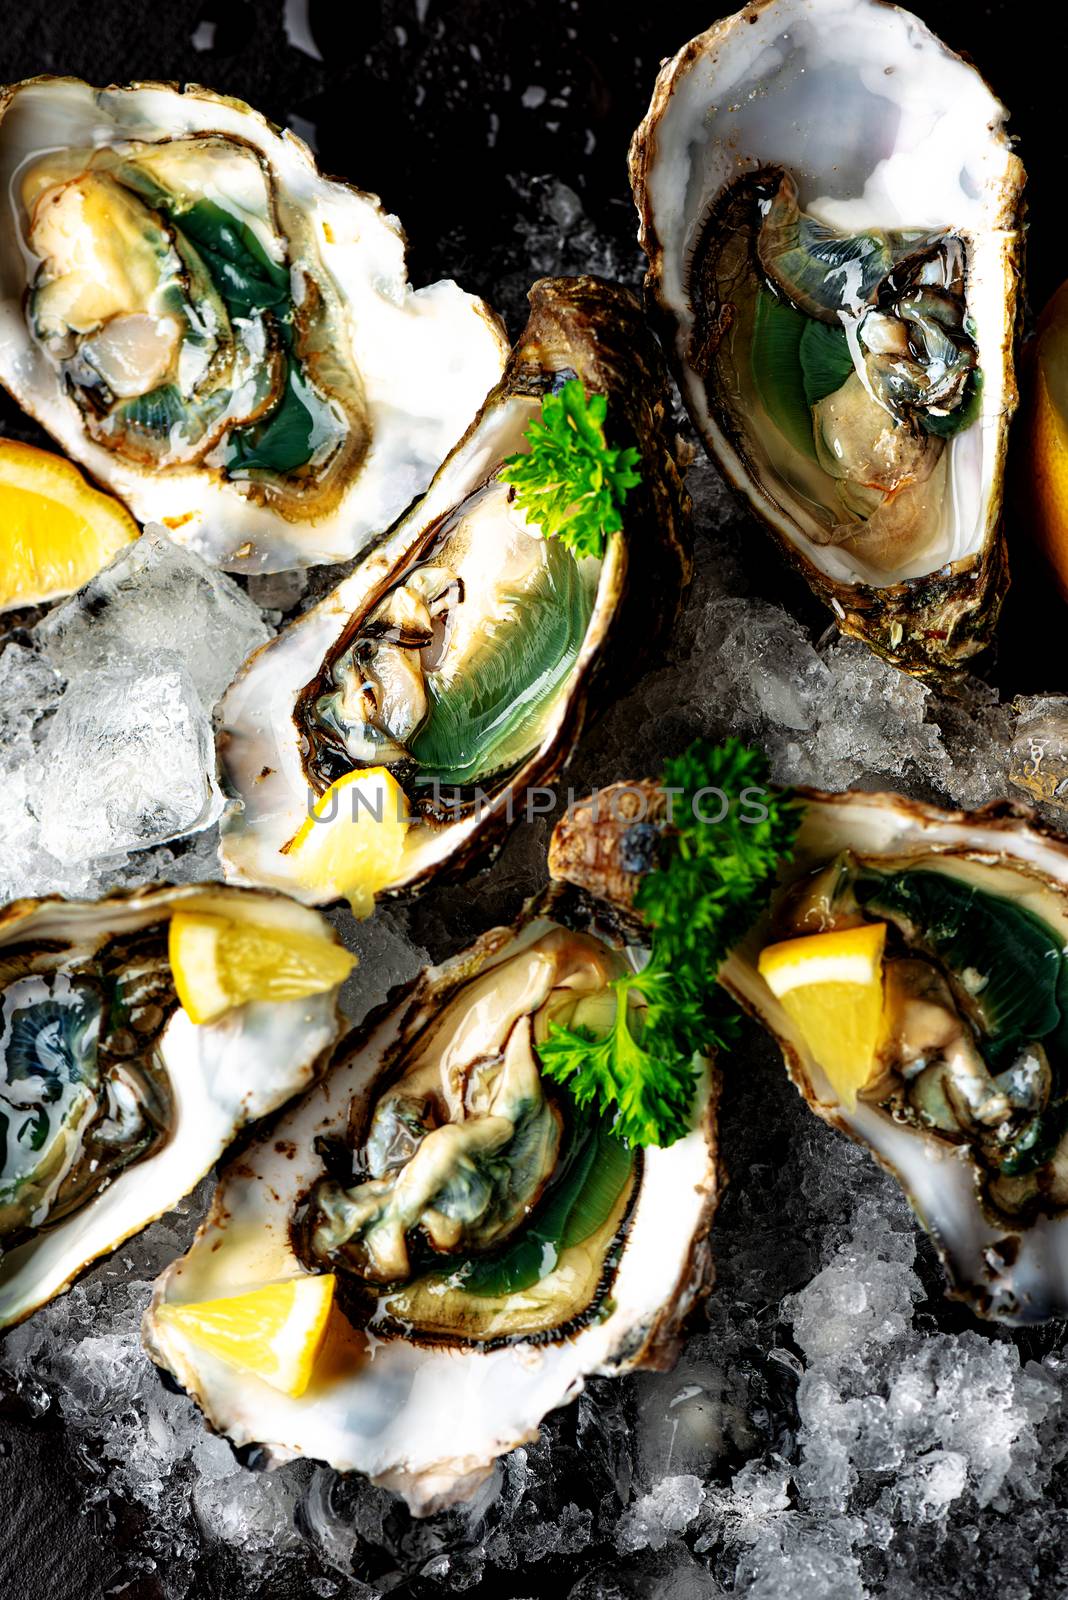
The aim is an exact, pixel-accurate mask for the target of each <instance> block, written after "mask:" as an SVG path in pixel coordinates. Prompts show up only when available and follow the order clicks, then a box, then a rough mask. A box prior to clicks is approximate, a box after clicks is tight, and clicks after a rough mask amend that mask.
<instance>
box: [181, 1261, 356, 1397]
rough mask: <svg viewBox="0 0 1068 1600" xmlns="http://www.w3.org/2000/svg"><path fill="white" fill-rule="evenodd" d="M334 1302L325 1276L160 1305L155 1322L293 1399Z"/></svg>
mask: <svg viewBox="0 0 1068 1600" xmlns="http://www.w3.org/2000/svg"><path fill="white" fill-rule="evenodd" d="M333 1300H334V1274H333V1273H332V1272H328V1273H325V1274H324V1275H323V1276H322V1277H308V1278H291V1279H290V1280H289V1281H288V1282H287V1283H268V1284H265V1285H264V1287H263V1288H262V1289H250V1290H249V1292H248V1293H247V1294H235V1295H229V1296H227V1298H226V1299H225V1300H198V1301H194V1302H191V1303H190V1304H188V1305H166V1304H164V1305H162V1306H160V1308H159V1320H160V1322H162V1323H164V1324H167V1323H169V1324H170V1325H171V1326H172V1327H174V1328H177V1329H178V1331H179V1332H180V1333H182V1334H184V1335H185V1337H186V1338H187V1339H189V1340H191V1341H192V1342H193V1343H194V1344H197V1345H199V1346H200V1347H201V1348H202V1349H204V1350H210V1351H211V1352H212V1354H213V1355H216V1356H218V1358H219V1360H220V1361H225V1362H226V1365H227V1366H228V1367H236V1368H237V1369H238V1370H239V1371H241V1372H254V1373H255V1374H256V1376H257V1377H258V1378H262V1379H263V1381H264V1383H269V1384H270V1385H271V1387H272V1388H273V1389H280V1390H281V1392H282V1393H283V1394H288V1395H292V1396H293V1397H294V1398H295V1397H296V1396H297V1395H301V1394H303V1393H304V1391H305V1389H306V1388H307V1387H308V1384H309V1383H310V1382H311V1377H312V1373H313V1371H314V1369H315V1360H316V1357H317V1356H318V1354H319V1351H320V1349H321V1348H322V1343H323V1339H324V1337H325V1335H326V1325H327V1323H328V1321H329V1320H330V1307H331V1305H332V1304H333Z"/></svg>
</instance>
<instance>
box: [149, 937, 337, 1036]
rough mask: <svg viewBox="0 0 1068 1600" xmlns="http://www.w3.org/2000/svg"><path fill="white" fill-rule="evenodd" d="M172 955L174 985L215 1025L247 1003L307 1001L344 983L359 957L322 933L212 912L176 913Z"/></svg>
mask: <svg viewBox="0 0 1068 1600" xmlns="http://www.w3.org/2000/svg"><path fill="white" fill-rule="evenodd" d="M168 953H169V955H170V963H171V972H172V974H173V976H174V987H175V989H176V990H177V991H178V999H179V1000H180V1002H181V1004H182V1007H183V1009H184V1010H185V1011H186V1013H187V1014H188V1016H189V1018H190V1020H191V1021H193V1022H214V1020H215V1018H216V1017H221V1016H222V1014H223V1013H224V1012H225V1011H229V1010H231V1008H232V1007H234V1006H240V1005H244V1004H245V1002H246V1001H247V1000H300V999H303V998H304V996H305V995H309V994H321V993H323V991H324V990H326V989H333V988H334V987H335V985H336V984H339V983H343V982H344V980H345V979H346V978H347V977H348V975H349V973H350V972H351V971H352V969H353V967H354V966H355V965H356V957H355V956H354V955H351V954H350V953H349V951H347V950H344V949H342V947H341V946H340V945H339V944H335V942H334V941H333V939H329V938H327V937H326V936H325V935H323V934H315V933H300V932H297V931H295V930H293V929H290V928H275V927H266V926H264V925H263V924H261V923H255V922H233V921H231V920H230V918H228V917H220V916H216V915H215V914H214V913H212V912H206V911H176V912H175V913H174V916H173V917H172V918H171V926H170V937H169V952H168Z"/></svg>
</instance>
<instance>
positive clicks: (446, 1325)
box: [144, 914, 719, 1514]
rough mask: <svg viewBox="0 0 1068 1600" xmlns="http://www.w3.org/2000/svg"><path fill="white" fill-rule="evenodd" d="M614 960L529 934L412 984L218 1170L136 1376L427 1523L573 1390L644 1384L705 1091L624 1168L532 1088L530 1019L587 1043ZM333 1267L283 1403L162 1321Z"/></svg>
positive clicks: (688, 1288)
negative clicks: (610, 1381)
mask: <svg viewBox="0 0 1068 1600" xmlns="http://www.w3.org/2000/svg"><path fill="white" fill-rule="evenodd" d="M627 960H628V957H627V955H626V953H624V952H623V951H621V950H619V949H616V948H613V947H612V946H611V945H610V944H608V943H607V942H606V941H605V940H603V939H602V938H600V937H598V936H597V935H596V934H594V933H592V932H584V931H579V930H575V929H572V928H571V927H568V926H566V925H565V924H564V923H562V922H560V921H557V920H555V918H554V917H553V916H552V915H549V914H546V915H532V916H530V917H529V918H527V919H526V920H522V921H521V922H520V925H519V926H518V928H517V929H516V930H515V931H512V930H509V929H504V928H497V929H494V930H492V931H491V932H489V933H487V934H485V935H484V936H483V937H482V938H481V939H479V940H478V941H477V942H476V943H475V944H474V945H472V946H471V947H470V948H469V949H467V950H465V951H464V952H463V953H462V954H460V955H458V956H456V957H454V958H453V959H452V960H450V961H447V962H446V963H444V965H442V966H440V967H436V968H429V969H427V970H425V971H424V972H423V973H422V974H421V976H420V977H419V978H418V979H417V980H416V981H415V982H414V984H412V985H409V986H408V989H407V991H406V992H404V993H402V994H401V995H400V996H399V997H396V998H395V1000H394V1002H393V1003H392V1004H391V1005H390V1006H389V1007H388V1008H387V1009H385V1010H384V1011H382V1012H379V1013H378V1015H377V1016H376V1017H375V1018H374V1019H373V1020H372V1022H371V1023H370V1024H369V1025H368V1027H367V1028H366V1029H365V1030H364V1031H363V1032H361V1033H359V1034H357V1035H355V1036H353V1038H352V1039H351V1040H350V1041H349V1042H348V1043H347V1044H343V1045H342V1046H341V1048H340V1049H339V1051H338V1053H337V1056H336V1058H335V1062H334V1064H333V1066H332V1067H331V1069H330V1071H329V1073H328V1074H327V1076H326V1078H325V1079H324V1080H323V1081H322V1082H321V1083H320V1084H318V1085H317V1086H316V1087H315V1088H314V1089H312V1090H311V1091H310V1092H309V1093H308V1094H307V1095H306V1096H305V1097H304V1099H303V1100H302V1101H301V1102H300V1103H299V1104H298V1105H297V1106H295V1107H294V1108H293V1109H291V1110H290V1111H289V1112H288V1113H287V1114H286V1116H285V1117H284V1118H283V1119H282V1120H281V1121H280V1122H278V1123H276V1124H275V1126H274V1127H273V1128H272V1130H271V1133H270V1136H269V1137H264V1138H262V1139H260V1140H258V1141H257V1142H254V1143H253V1144H252V1145H251V1146H250V1147H249V1148H248V1149H247V1150H245V1151H244V1152H243V1154H242V1157H241V1159H240V1161H238V1162H235V1163H233V1164H232V1165H231V1166H229V1167H228V1168H227V1169H225V1170H224V1172H223V1174H222V1176H221V1179H220V1184H219V1189H218V1192H217V1194H216V1198H215V1203H214V1206H213V1209H212V1212H211V1214H210V1216H209V1217H208V1220H207V1221H206V1223H205V1224H204V1226H203V1227H202V1229H201V1230H200V1232H199V1234H198V1235H197V1238H196V1239H195V1241H194V1243H193V1245H192V1247H191V1249H190V1250H189V1252H188V1253H187V1254H186V1255H185V1256H183V1257H182V1258H181V1259H180V1260H178V1261H177V1262H175V1263H174V1264H173V1265H172V1266H171V1267H169V1268H168V1269H167V1270H166V1271H165V1272H164V1274H163V1275H162V1277H161V1278H160V1279H159V1280H158V1282H157V1285H156V1288H155V1292H154V1295H153V1300H152V1303H151V1305H150V1307H149V1310H148V1311H147V1312H146V1315H145V1322H144V1339H145V1343H146V1346H147V1348H148V1350H149V1353H150V1354H151V1355H152V1357H153V1359H154V1360H156V1361H157V1362H159V1363H160V1364H161V1365H162V1366H164V1367H166V1368H168V1369H169V1370H170V1372H172V1373H173V1375H174V1376H175V1377H176V1378H177V1380H178V1381H179V1383H181V1384H182V1385H183V1387H184V1388H186V1389H187V1390H188V1391H189V1392H190V1394H192V1395H193V1396H194V1398H195V1399H196V1400H197V1402H198V1404H199V1405H200V1406H201V1408H202V1409H203V1411H204V1413H205V1415H206V1417H207V1419H208V1421H209V1422H210V1423H211V1425H212V1426H213V1427H214V1428H216V1429H218V1430H219V1431H220V1432H222V1433H225V1434H226V1435H227V1436H228V1437H229V1438H230V1439H231V1440H232V1441H233V1442H234V1443H235V1444H238V1445H245V1444H258V1445H261V1446H263V1447H264V1448H265V1450H266V1451H267V1454H268V1458H269V1460H270V1462H271V1463H272V1464H274V1463H278V1462H281V1461H284V1460H287V1459H290V1458H292V1457H294V1456H299V1455H303V1456H309V1457H313V1458H317V1459H320V1460H324V1461H328V1462H330V1463H332V1464H333V1465H334V1466H335V1467H337V1468H339V1469H341V1470H349V1469H355V1470H358V1471H360V1472H363V1473H366V1474H367V1475H368V1476H369V1477H371V1478H372V1479H373V1480H374V1481H375V1482H376V1483H380V1484H384V1485H387V1486H388V1487H390V1488H391V1489H393V1490H395V1491H396V1492H397V1493H400V1494H403V1495H404V1496H405V1498H406V1499H407V1500H408V1502H409V1504H410V1505H411V1506H412V1508H413V1509H414V1510H415V1511H416V1512H417V1513H420V1514H427V1513H429V1512H431V1511H434V1510H436V1509H438V1508H440V1507H443V1506H446V1505H449V1504H452V1503H454V1502H455V1501H457V1500H461V1499H463V1498H465V1497H467V1496H469V1495H470V1494H471V1493H472V1492H473V1491H474V1489H475V1488H476V1487H477V1485H478V1484H479V1483H480V1482H481V1481H482V1480H483V1479H484V1478H485V1476H486V1475H487V1474H488V1473H489V1472H490V1471H491V1469H492V1466H493V1462H494V1460H495V1459H496V1458H497V1457H498V1456H499V1455H501V1454H503V1453H505V1452H506V1451H508V1450H510V1449H512V1448H514V1447H515V1446H516V1445H519V1444H521V1443H523V1442H524V1441H526V1440H530V1439H533V1438H536V1437H537V1432H538V1427H539V1424H540V1422H541V1419H542V1418H543V1416H544V1415H545V1414H546V1412H548V1411H549V1410H551V1409H552V1408H553V1407H555V1406H559V1405H561V1404H563V1403H565V1402H566V1401H569V1400H571V1399H573V1398H574V1397H575V1396H576V1395H577V1394H578V1393H579V1391H580V1390H581V1389H582V1387H583V1384H584V1382H585V1379H586V1377H587V1376H589V1375H590V1374H593V1373H601V1374H608V1373H621V1372H625V1371H628V1370H631V1369H633V1368H635V1367H646V1366H652V1367H662V1366H665V1365H669V1364H670V1362H671V1361H672V1360H673V1358H674V1351H675V1346H676V1343H677V1340H678V1337H679V1332H680V1328H681V1325H682V1321H683V1319H684V1317H685V1316H686V1314H687V1313H688V1311H689V1310H690V1308H691V1307H692V1306H693V1304H694V1303H695V1301H696V1300H697V1298H698V1297H699V1296H700V1295H701V1294H702V1293H703V1292H704V1291H705V1290H706V1289H707V1287H708V1284H709V1282H710V1266H711V1262H710V1252H709V1247H708V1239H707V1235H708V1229H709V1227H710V1225H711V1221H712V1215H713V1212H714V1209H715V1206H716V1202H717V1198H718V1189H719V1181H718V1172H717V1157H716V1141H715V1102H716V1082H715V1076H714V1072H713V1069H712V1067H711V1066H710V1065H709V1064H707V1063H700V1066H701V1071H700V1075H699V1077H698V1079H697V1080H696V1084H695V1096H694V1103H693V1109H692V1120H691V1130H690V1132H688V1133H687V1134H686V1135H685V1136H684V1137H683V1138H681V1139H680V1140H678V1141H676V1143H674V1144H672V1145H671V1146H669V1147H668V1148H664V1149H655V1148H649V1149H645V1150H631V1149H629V1148H628V1147H627V1146H626V1145H625V1144H623V1143H622V1142H621V1141H620V1140H618V1139H617V1138H616V1137H615V1136H614V1135H613V1134H612V1133H611V1131H610V1129H609V1127H608V1126H607V1124H606V1123H605V1122H604V1121H603V1120H602V1119H601V1118H600V1117H598V1116H596V1115H594V1114H592V1113H589V1112H585V1111H582V1112H580V1111H579V1110H577V1108H576V1107H575V1105H574V1103H573V1102H572V1101H571V1099H570V1096H568V1095H566V1094H565V1093H564V1092H563V1091H559V1090H556V1089H555V1088H554V1086H553V1085H551V1084H549V1083H548V1082H547V1081H545V1080H543V1079H542V1076H541V1072H540V1067H539V1062H538V1053H537V1052H538V1044H539V1042H540V1041H541V1040H543V1039H544V1037H545V1035H546V1032H547V1030H548V1028H549V1026H550V1024H551V1023H552V1022H554V1021H555V1022H558V1023H560V1024H561V1025H565V1026H571V1027H590V1028H592V1029H594V1030H595V1031H596V1030H598V1029H600V1030H602V1031H603V1029H604V1028H605V1027H606V1026H608V1025H609V1023H610V1018H611V1016H613V1015H614V1012H615V1006H616V998H615V994H614V992H613V991H612V990H611V989H610V988H609V987H608V985H609V984H610V983H611V981H612V979H613V978H614V977H616V976H617V975H619V974H620V973H621V972H623V971H624V969H625V965H626V962H627ZM323 1271H331V1272H333V1273H335V1274H336V1281H337V1287H336V1290H335V1296H334V1309H333V1312H332V1321H331V1323H330V1325H329V1326H328V1329H327V1334H326V1341H325V1344H324V1346H323V1348H322V1351H321V1353H320V1355H319V1357H318V1360H317V1363H316V1366H315V1369H314V1372H313V1375H312V1380H311V1384H310V1386H309V1388H308V1389H307V1390H306V1391H305V1392H304V1393H303V1395H302V1396H301V1397H300V1398H296V1399H295V1398H292V1397H290V1396H288V1395H284V1394H282V1393H280V1392H279V1391H278V1390H276V1389H274V1388H272V1387H271V1386H270V1385H269V1384H267V1383H265V1382H264V1381H263V1380H262V1379H260V1378H259V1377H257V1376H255V1375H254V1374H251V1373H248V1372H243V1371H239V1370H238V1369H237V1368H236V1367H234V1366H232V1365H227V1364H225V1363H224V1362H222V1361H221V1360H219V1359H218V1358H217V1357H216V1356H215V1355H214V1354H213V1353H212V1352H211V1351H210V1350H207V1349H205V1348H203V1347H201V1346H198V1344H197V1343H196V1342H194V1341H193V1340H190V1339H189V1338H188V1337H187V1335H186V1333H185V1331H184V1330H183V1329H182V1328H181V1327H180V1326H179V1325H178V1324H177V1323H176V1321H175V1320H174V1319H173V1318H170V1317H168V1316H167V1315H166V1310H167V1308H170V1307H175V1306H180V1305H182V1304H183V1303H188V1302H200V1301H204V1300H211V1299H213V1298H218V1297H221V1296H226V1295H228V1294H233V1293H235V1292H240V1291H242V1290H245V1289H251V1288H254V1287H256V1286H257V1285H260V1284H262V1283H265V1282H276V1281H279V1280H286V1279H291V1278H294V1277H300V1276H301V1275H303V1274H307V1273H321V1272H323Z"/></svg>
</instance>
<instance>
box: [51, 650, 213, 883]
mask: <svg viewBox="0 0 1068 1600" xmlns="http://www.w3.org/2000/svg"><path fill="white" fill-rule="evenodd" d="M213 772H214V747H213V743H212V738H211V728H210V724H209V723H208V721H207V719H206V718H205V716H204V714H203V711H202V708H201V702H200V698H199V696H198V694H197V691H196V688H195V686H194V683H193V680H192V678H191V677H190V676H189V674H188V673H187V672H186V671H185V670H184V669H183V668H182V667H180V666H178V665H173V666H171V667H168V668H167V669H166V670H165V671H161V672H156V673H151V674H142V673H139V672H136V671H134V672H131V671H130V670H129V669H128V668H124V667H118V666H116V667H107V668H103V669H99V670H95V671H86V672H83V673H82V674H80V675H79V677H78V678H77V680H76V681H75V682H74V683H73V684H72V685H71V686H70V687H69V688H68V689H67V692H66V694H65V695H64V696H63V699H62V701H61V703H60V705H59V708H58V710H57V711H56V713H55V715H54V717H53V718H52V720H51V722H50V724H49V726H48V729H47V732H46V733H45V736H44V739H43V741H42V743H41V749H40V762H39V782H38V786H37V791H36V799H35V801H34V804H35V807H36V809H37V814H38V818H39V821H40V825H41V832H40V838H41V843H42V845H43V846H44V848H45V849H46V850H47V851H48V852H49V853H50V854H51V855H53V856H56V857H57V858H58V859H59V860H61V861H65V860H83V861H84V860H86V859H92V858H94V857H97V856H114V855H120V854H125V853H126V852H128V851H131V850H144V849H146V848H147V847H149V846H151V845H158V844H165V843H166V842H167V841H168V840H171V839H177V838H179V837H180V836H181V835H182V834H186V833H190V832H193V831H194V830H197V829H200V828H205V827H207V826H208V825H209V824H210V823H212V822H214V821H215V820H216V818H217V817H218V816H219V815H220V814H221V812H222V807H223V800H222V795H221V793H220V791H219V789H218V787H217V785H216V783H215V780H214V777H213V776H212V774H213Z"/></svg>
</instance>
